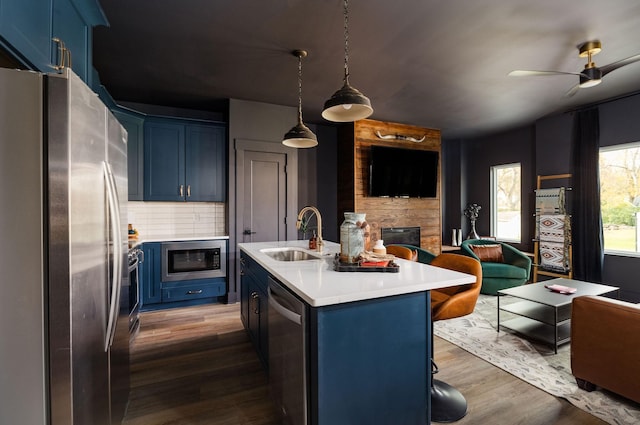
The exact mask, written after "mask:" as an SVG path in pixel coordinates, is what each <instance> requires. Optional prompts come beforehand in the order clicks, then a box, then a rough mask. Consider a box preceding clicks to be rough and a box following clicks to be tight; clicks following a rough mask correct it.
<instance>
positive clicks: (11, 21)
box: [0, 0, 108, 87]
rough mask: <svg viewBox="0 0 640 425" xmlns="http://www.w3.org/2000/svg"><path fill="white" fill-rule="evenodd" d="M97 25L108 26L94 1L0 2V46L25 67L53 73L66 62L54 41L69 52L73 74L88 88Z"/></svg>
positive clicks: (96, 2)
mask: <svg viewBox="0 0 640 425" xmlns="http://www.w3.org/2000/svg"><path fill="white" fill-rule="evenodd" d="M98 25H108V22H107V19H106V17H105V16H104V13H103V12H102V9H101V7H100V5H99V3H98V1H97V0H0V44H2V45H3V46H4V47H5V48H6V49H7V50H8V51H10V52H11V53H13V54H14V55H15V57H16V58H17V59H18V60H19V61H20V62H22V63H23V64H24V65H25V66H26V67H28V68H30V69H33V70H37V71H41V72H54V71H55V66H56V65H60V64H62V63H63V62H62V59H63V57H65V58H67V59H68V57H67V56H66V54H62V55H61V51H60V48H59V47H60V44H58V43H56V42H54V41H53V39H54V38H57V39H59V40H60V41H61V42H62V43H64V47H65V48H66V49H68V51H69V52H70V55H71V57H70V59H71V61H70V62H71V68H72V69H73V71H74V72H75V73H76V74H78V75H79V76H80V77H81V78H82V79H83V80H84V81H85V82H86V83H87V84H88V85H89V86H90V87H91V79H92V72H91V70H92V52H91V46H92V32H93V31H92V29H93V27H95V26H98ZM64 64H65V65H66V66H69V60H66V61H65V62H64Z"/></svg>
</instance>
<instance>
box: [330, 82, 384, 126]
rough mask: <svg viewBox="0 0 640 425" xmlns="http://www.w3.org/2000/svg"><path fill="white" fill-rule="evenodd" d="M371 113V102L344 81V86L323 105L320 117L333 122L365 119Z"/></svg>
mask: <svg viewBox="0 0 640 425" xmlns="http://www.w3.org/2000/svg"><path fill="white" fill-rule="evenodd" d="M372 113H373V108H372V107H371V101H370V100H369V98H368V97H367V96H365V95H363V94H362V93H361V92H360V91H359V90H358V89H356V88H354V87H352V86H351V85H349V83H348V82H346V81H345V84H344V86H342V88H341V89H340V90H338V91H337V92H335V93H334V94H333V96H331V98H330V99H329V100H327V101H326V102H325V103H324V110H323V111H322V117H323V118H324V119H326V120H328V121H333V122H350V121H358V120H361V119H365V118H367V117H368V116H370V115H371V114H372Z"/></svg>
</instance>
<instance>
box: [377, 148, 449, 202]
mask: <svg viewBox="0 0 640 425" xmlns="http://www.w3.org/2000/svg"><path fill="white" fill-rule="evenodd" d="M370 159H371V162H370V168H369V196H379V197H403V198H435V197H436V193H437V187H438V152H436V151H426V150H420V149H405V148H393V147H387V146H376V145H373V146H371V156H370Z"/></svg>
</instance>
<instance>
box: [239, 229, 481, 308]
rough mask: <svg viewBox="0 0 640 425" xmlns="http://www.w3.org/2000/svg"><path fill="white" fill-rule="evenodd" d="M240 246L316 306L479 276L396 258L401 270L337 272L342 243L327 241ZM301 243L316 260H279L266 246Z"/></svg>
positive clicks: (419, 289) (462, 281) (424, 288)
mask: <svg viewBox="0 0 640 425" xmlns="http://www.w3.org/2000/svg"><path fill="white" fill-rule="evenodd" d="M238 247H239V248H240V250H242V251H243V252H245V253H246V254H247V255H249V256H250V257H251V258H253V259H254V260H255V261H256V262H257V263H258V264H260V265H261V266H263V267H264V268H265V269H267V271H268V272H269V273H271V274H272V275H273V276H274V277H275V278H276V279H278V280H279V281H280V282H282V283H283V284H284V285H286V286H287V287H288V288H289V289H290V290H291V291H292V292H294V293H295V294H297V295H298V296H299V297H300V298H302V299H303V300H304V301H306V302H307V303H308V304H309V305H311V306H312V307H321V306H327V305H333V304H341V303H347V302H352V301H362V300H368V299H375V298H382V297H389V296H393V295H401V294H409V293H413V292H422V291H429V290H431V289H437V288H444V287H448V286H456V285H463V284H467V283H472V282H474V281H475V276H472V275H469V274H465V273H459V272H456V271H453V270H447V269H443V268H440V267H434V266H430V265H427V264H422V263H418V262H413V261H408V260H403V259H399V258H398V259H396V260H395V262H396V263H397V264H398V265H399V266H400V271H399V272H398V273H389V272H337V271H335V270H334V269H333V259H334V256H335V253H337V252H340V245H339V244H337V243H335V242H328V241H325V244H324V246H323V250H322V253H318V252H316V251H314V250H309V249H307V248H308V241H279V242H252V243H239V244H238ZM281 247H297V248H302V249H304V250H305V251H307V252H308V253H310V254H313V255H316V256H318V258H317V259H314V260H303V261H279V260H275V259H273V258H271V257H270V256H268V255H267V254H265V253H264V252H262V250H264V249H269V248H281Z"/></svg>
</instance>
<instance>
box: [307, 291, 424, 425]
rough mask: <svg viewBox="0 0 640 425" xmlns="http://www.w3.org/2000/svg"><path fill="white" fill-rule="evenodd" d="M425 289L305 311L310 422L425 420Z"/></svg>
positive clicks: (386, 424)
mask: <svg viewBox="0 0 640 425" xmlns="http://www.w3.org/2000/svg"><path fill="white" fill-rule="evenodd" d="M428 312H429V293H425V292H420V293H416V294H408V295H398V296H393V297H386V298H380V299H376V300H370V301H360V302H354V303H347V304H338V305H335V306H329V307H321V308H311V309H310V340H309V348H310V349H309V363H308V364H309V369H310V379H309V380H308V382H310V383H312V384H311V385H310V388H309V394H310V398H309V400H310V406H309V409H310V411H309V417H310V418H311V421H310V422H309V423H311V424H317V425H334V424H341V423H344V424H347V423H348V424H353V425H357V424H362V425H370V424H376V425H396V424H428V423H430V422H429V421H430V415H429V411H430V406H429V404H430V393H429V389H430V385H431V367H430V366H431V363H430V360H429V359H430V350H431V348H430V345H431V340H430V337H429V327H428V326H429V320H428Z"/></svg>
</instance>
